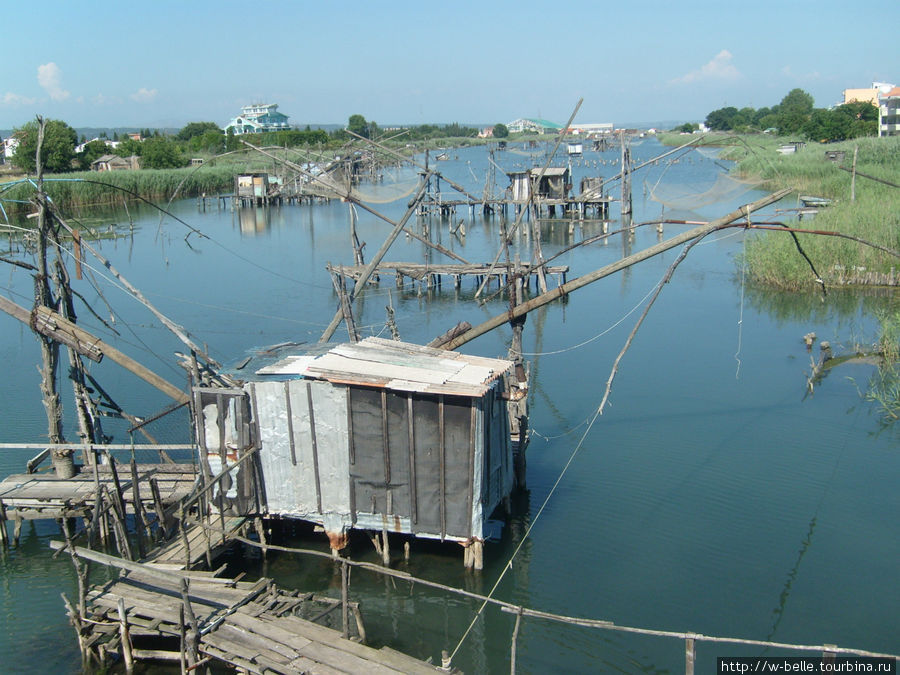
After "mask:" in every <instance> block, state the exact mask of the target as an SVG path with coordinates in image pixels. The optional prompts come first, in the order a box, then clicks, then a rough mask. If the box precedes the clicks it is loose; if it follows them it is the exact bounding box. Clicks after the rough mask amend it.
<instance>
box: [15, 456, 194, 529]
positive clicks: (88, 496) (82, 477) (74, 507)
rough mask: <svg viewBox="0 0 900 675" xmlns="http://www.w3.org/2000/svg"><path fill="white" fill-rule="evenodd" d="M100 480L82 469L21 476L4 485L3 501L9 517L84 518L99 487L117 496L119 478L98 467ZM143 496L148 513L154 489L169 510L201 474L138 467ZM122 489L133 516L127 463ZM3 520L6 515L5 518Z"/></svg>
mask: <svg viewBox="0 0 900 675" xmlns="http://www.w3.org/2000/svg"><path fill="white" fill-rule="evenodd" d="M97 469H98V471H97V474H98V475H97V480H96V481H95V477H94V472H93V469H92V468H91V467H82V471H81V473H79V474H78V475H76V476H74V477H73V478H58V477H57V476H56V474H53V473H48V474H37V473H28V474H16V475H12V476H7V477H6V478H4V479H3V480H2V481H0V503H2V505H3V507H4V509H5V510H6V518H7V519H16V520H31V519H44V518H48V519H57V518H74V517H84V516H85V515H87V513H88V512H89V510H90V509H92V508H93V506H94V501H95V499H96V496H97V485H98V484H99V485H100V487H101V489H102V488H104V487H105V488H106V489H107V490H108V491H109V492H110V493H114V492H116V485H115V482H116V481H115V478H114V476H113V473H112V470H111V469H110V467H109V465H106V464H103V465H99V466H98V467H97ZM137 477H138V495H139V497H140V501H141V505H142V506H143V508H144V510H145V511H152V510H153V508H154V496H153V494H154V488H153V487H152V486H151V482H152V483H154V484H155V486H156V487H155V490H156V491H158V494H159V497H160V501H161V502H162V505H163V506H166V507H167V506H170V505H172V504H174V503H176V502H178V501H179V500H180V499H182V498H184V497H186V496H187V495H188V494H190V492H191V490H192V489H193V487H194V482H195V480H196V474H195V472H194V468H193V466H192V465H190V464H138V465H137ZM118 479H119V485H120V487H121V489H122V496H123V499H124V502H125V508H126V510H127V511H128V512H129V513H134V501H135V500H134V493H135V490H134V484H133V482H132V480H131V472H130V469H129V468H128V465H127V464H125V465H121V464H120V465H118ZM0 518H2V516H0Z"/></svg>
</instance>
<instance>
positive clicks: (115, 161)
mask: <svg viewBox="0 0 900 675" xmlns="http://www.w3.org/2000/svg"><path fill="white" fill-rule="evenodd" d="M140 168H141V158H140V157H138V156H137V155H132V156H131V157H119V156H118V155H101V156H100V157H98V158H97V159H95V160H94V161H93V162H91V171H129V170H137V169H140Z"/></svg>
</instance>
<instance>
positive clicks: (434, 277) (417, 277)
mask: <svg viewBox="0 0 900 675" xmlns="http://www.w3.org/2000/svg"><path fill="white" fill-rule="evenodd" d="M365 269H366V268H365V267H363V266H362V265H350V266H347V265H343V266H340V265H337V266H335V265H329V266H328V271H329V272H330V273H331V274H333V275H334V274H339V275H343V276H344V277H346V278H348V279H352V280H354V281H356V280H358V279H359V278H360V277H361V276H362V274H363V271H364V270H365ZM537 270H538V268H537V266H532V265H531V264H529V263H520V264H519V265H518V271H519V273H520V274H521V275H522V277H523V279H524V280H525V282H526V286H528V285H530V283H531V279H532V277H535V276H537V274H538V271H537ZM515 272H516V265H514V264H506V263H498V264H496V265H493V266H492V265H491V264H490V263H484V264H477V265H476V264H470V265H461V264H460V265H457V264H446V265H432V264H423V263H412V262H386V263H380V264H379V265H378V266H377V267H376V268H375V271H374V272H373V274H388V273H392V274H394V276H395V278H396V281H397V286H398V287H399V288H402V287H403V284H404V279H407V278H408V279H412V280H414V281H419V282H424V283H425V285H426V286H427V287H428V288H432V287H440V286H441V285H442V280H443V278H444V277H450V278H452V279H453V287H454V288H457V289H458V288H460V286H461V285H462V278H463V277H465V276H470V277H475V282H476V284H480V283H481V281H482V280H483V279H484V277H489V279H488V281H496V282H497V284H498V285H502V284H505V283H506V282H507V280H508V278H509V277H510V276H512V274H514V273H515ZM545 273H546V274H552V275H554V276H555V277H556V280H557V286H559V285H562V284H564V283H566V275H567V274H568V273H569V267H568V266H567V265H555V266H548V267H547V268H546V269H545Z"/></svg>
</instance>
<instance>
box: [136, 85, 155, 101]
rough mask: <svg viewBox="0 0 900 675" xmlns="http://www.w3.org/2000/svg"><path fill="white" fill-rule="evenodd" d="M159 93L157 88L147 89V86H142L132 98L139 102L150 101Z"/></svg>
mask: <svg viewBox="0 0 900 675" xmlns="http://www.w3.org/2000/svg"><path fill="white" fill-rule="evenodd" d="M157 93H158V92H157V91H156V89H147V88H146V87H141V88H140V89H138V90H137V91H136V92H134V93H133V94H132V95H131V100H132V101H137V102H138V103H149V102H150V101H152V100H153V99H155V98H156V94H157Z"/></svg>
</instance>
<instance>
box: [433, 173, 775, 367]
mask: <svg viewBox="0 0 900 675" xmlns="http://www.w3.org/2000/svg"><path fill="white" fill-rule="evenodd" d="M790 192H791V190H790V189H789V188H785V189H784V190H779V191H778V192H774V193H772V194H770V195H767V196H765V197H762V198H761V199H757V200H756V201H755V202H751V203H750V204H745V205H744V206H742V207H740V208H739V209H736V210H735V211H732V212H731V213H729V214H728V215H726V216H723V217H722V218H719V219H717V220H714V221H712V222H710V223H709V224H707V225H701V226H699V227H695V228H693V229H691V230H688V231H687V232H683V233H682V234H679V235H676V236H675V237H672V238H671V239H667V240H666V241H663V242H660V243H658V244H655V245H653V246H650V247H648V248H646V249H644V250H643V251H639V252H637V253H634V254H632V255H630V256H626V257H625V258H622V259H621V260H618V261H617V262H614V263H612V264H611V265H606V266H605V267H601V268H600V269H598V270H595V271H593V272H590V273H588V274H585V275H584V276H581V277H578V278H577V279H573V280H572V281H569V282H567V283H565V284H562V285H561V286H558V287H556V288H554V289H553V290H551V291H548V292H546V293H542V294H541V295H539V296H537V297H535V298H532V299H531V300H529V301H528V302H524V303H522V304H521V305H517V306H516V307H515V308H514V309H511V310H509V311H507V312H504V313H503V314H500V315H498V316H495V317H494V318H492V319H489V320H487V321H485V322H483V323H480V324H479V325H477V326H475V327H474V328H472V329H471V330H468V331H466V332H465V333H463V334H462V335H460V336H458V337H455V338H453V339H452V340H450V341H449V342H447V343H446V344H443V345H441V346H440V347H439V348H440V349H446V350H452V349H456V348H457V347H460V346H462V345H464V344H466V343H467V342H469V341H471V340H474V339H475V338H477V337H479V336H481V335H484V334H485V333H487V332H488V331H491V330H493V329H494V328H497V327H498V326H501V325H503V324H504V323H506V322H507V321H511V320H512V319H516V318H518V317H520V316H524V315H525V314H527V313H528V312H531V311H532V310H535V309H537V308H538V307H543V306H544V305H547V304H549V303H551V302H553V301H554V300H558V299H559V298H562V297H564V296H566V295H568V294H569V293H571V292H572V291H575V290H578V289H579V288H582V287H584V286H587V285H588V284H591V283H593V282H595V281H598V280H600V279H602V278H604V277H608V276H609V275H611V274H614V273H616V272H618V271H620V270H623V269H626V268H628V267H631V266H632V265H634V264H636V263H639V262H642V261H644V260H647V259H648V258H652V257H653V256H656V255H659V254H660V253H663V252H665V251H668V250H669V249H672V248H675V247H676V246H680V245H681V244H684V243H686V242H688V241H690V240H692V239H696V238H698V237H703V236H705V235H707V234H709V233H710V232H712V231H714V230H716V229H718V228H720V227H722V226H724V225H727V224H729V223H731V222H733V221H735V220H737V219H738V218H740V217H742V216H747V215H749V214H750V213H752V212H753V211H756V210H758V209H760V208H763V207H764V206H768V205H769V204H772V203H774V202H777V201H778V200H779V199H781V198H782V197H784V196H786V195H788V194H789V193H790Z"/></svg>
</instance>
